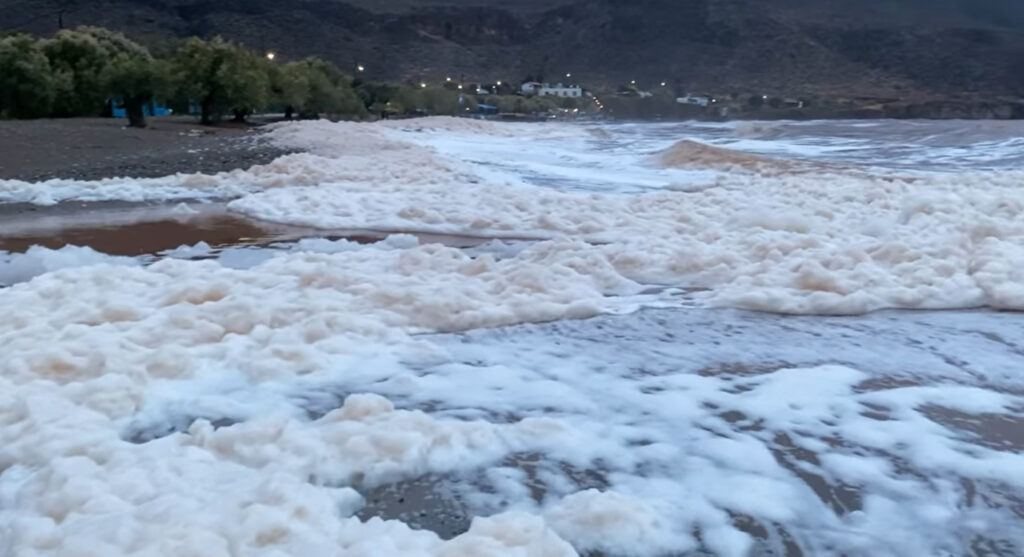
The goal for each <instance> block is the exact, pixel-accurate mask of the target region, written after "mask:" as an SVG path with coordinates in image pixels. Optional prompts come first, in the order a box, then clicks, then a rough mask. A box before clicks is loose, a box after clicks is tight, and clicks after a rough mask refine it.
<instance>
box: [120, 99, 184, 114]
mask: <svg viewBox="0 0 1024 557" xmlns="http://www.w3.org/2000/svg"><path fill="white" fill-rule="evenodd" d="M110 102H111V106H112V108H111V111H110V115H111V116H113V117H114V118H127V117H128V113H127V112H126V111H125V109H124V103H123V102H121V99H119V98H118V99H111V101H110ZM142 113H143V115H145V116H169V115H171V114H173V113H174V111H173V110H171V109H169V108H167V107H166V106H164V105H163V104H162V103H160V102H158V101H149V102H148V103H146V104H145V105H143V107H142Z"/></svg>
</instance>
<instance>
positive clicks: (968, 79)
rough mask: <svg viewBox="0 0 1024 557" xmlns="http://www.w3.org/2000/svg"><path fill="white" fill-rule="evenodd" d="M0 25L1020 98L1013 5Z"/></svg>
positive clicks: (334, 53)
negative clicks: (87, 27)
mask: <svg viewBox="0 0 1024 557" xmlns="http://www.w3.org/2000/svg"><path fill="white" fill-rule="evenodd" d="M0 13H3V14H5V16H4V17H3V18H2V19H0V30H6V31H10V30H21V31H28V32H34V33H51V32H53V31H54V30H55V29H56V28H57V25H58V21H59V20H60V19H62V20H63V24H64V25H65V26H75V25H81V24H90V25H103V26H107V27H112V28H116V29H120V30H122V31H125V32H126V33H128V34H129V35H132V36H135V37H139V38H150V39H151V38H154V37H162V36H187V35H200V36H212V35H218V34H219V35H223V36H225V37H228V38H231V39H234V40H238V41H240V42H243V43H245V44H247V45H249V46H250V47H252V48H256V49H261V50H273V51H275V52H278V53H279V54H280V56H281V57H282V58H285V59H287V58H297V57H302V56H307V55H319V56H323V57H325V58H328V59H331V60H333V61H334V62H336V63H338V64H339V65H340V66H341V67H343V68H346V69H348V70H349V71H352V70H354V68H355V67H356V66H357V65H364V66H365V67H366V72H367V76H368V77H370V78H375V79H376V78H380V79H385V78H386V79H414V80H421V79H423V80H431V81H436V80H440V79H443V78H444V77H445V76H451V77H453V78H454V79H465V80H467V81H476V80H496V79H506V80H512V79H521V78H523V77H525V76H527V75H532V76H537V75H543V76H544V77H546V78H548V79H551V80H555V79H557V78H558V77H560V76H564V74H566V73H571V74H572V78H571V80H572V81H579V82H582V83H584V84H585V85H588V86H592V87H599V86H614V85H617V84H621V83H625V82H628V81H630V80H637V81H638V82H639V83H640V84H641V86H643V84H645V83H647V84H651V83H658V82H662V81H665V82H670V83H672V84H673V85H674V86H676V88H677V89H679V90H687V91H708V92H723V93H727V92H736V93H740V94H745V93H747V92H763V93H765V94H773V95H785V96H798V95H843V96H848V97H858V96H860V97H873V98H902V99H929V98H942V97H950V96H964V95H967V96H972V95H973V96H988V97H996V96H1013V97H1019V96H1022V95H1024V2H1022V1H1021V0H0Z"/></svg>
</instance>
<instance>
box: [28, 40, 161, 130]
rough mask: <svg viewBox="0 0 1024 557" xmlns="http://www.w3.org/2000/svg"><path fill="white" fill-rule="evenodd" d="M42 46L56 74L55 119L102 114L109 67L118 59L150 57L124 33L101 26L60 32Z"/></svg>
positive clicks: (106, 97)
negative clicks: (105, 78)
mask: <svg viewBox="0 0 1024 557" xmlns="http://www.w3.org/2000/svg"><path fill="white" fill-rule="evenodd" d="M42 45H43V50H44V52H45V53H46V56H47V58H48V59H49V61H50V67H51V68H52V69H53V72H54V75H55V83H56V87H57V91H56V98H55V100H54V106H53V113H54V115H55V116H92V115H97V114H99V113H100V112H102V110H103V107H104V106H105V104H106V102H107V99H108V93H109V92H108V91H107V88H106V87H105V86H104V83H103V76H104V72H105V71H106V69H107V66H108V65H109V64H110V63H111V62H112V61H113V60H114V59H115V58H117V57H121V56H148V55H149V52H148V51H147V50H146V48H145V47H143V46H141V45H139V44H137V43H135V42H133V41H132V40H131V39H129V38H128V37H126V36H124V35H123V34H121V33H118V32H117V31H111V30H109V29H103V28H101V27H78V28H76V29H70V30H68V29H65V30H62V31H58V32H57V34H56V35H54V36H53V38H51V39H47V40H45V41H43V42H42Z"/></svg>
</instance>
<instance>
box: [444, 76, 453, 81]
mask: <svg viewBox="0 0 1024 557" xmlns="http://www.w3.org/2000/svg"><path fill="white" fill-rule="evenodd" d="M444 80H445V81H451V80H452V78H450V77H446V78H444Z"/></svg>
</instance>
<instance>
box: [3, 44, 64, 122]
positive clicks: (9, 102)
mask: <svg viewBox="0 0 1024 557" xmlns="http://www.w3.org/2000/svg"><path fill="white" fill-rule="evenodd" d="M54 96H55V80H54V77H53V72H52V70H51V68H50V62H49V60H47V58H46V54H45V53H44V52H43V49H42V48H41V45H40V44H39V42H38V41H36V40H35V39H33V38H31V37H29V36H27V35H12V36H8V37H2V38H0V115H3V116H5V117H8V118H40V117H44V116H48V115H49V113H50V109H51V107H52V104H53V99H54Z"/></svg>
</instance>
